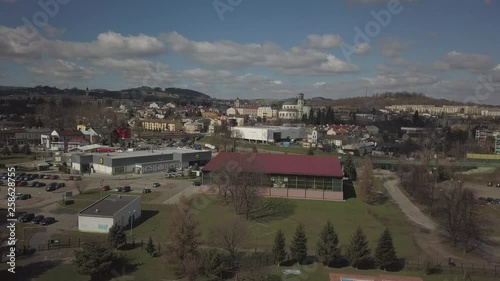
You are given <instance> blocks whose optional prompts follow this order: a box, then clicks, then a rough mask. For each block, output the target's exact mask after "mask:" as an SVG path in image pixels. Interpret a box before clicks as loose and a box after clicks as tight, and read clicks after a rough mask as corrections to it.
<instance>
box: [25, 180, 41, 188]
mask: <svg viewBox="0 0 500 281" xmlns="http://www.w3.org/2000/svg"><path fill="white" fill-rule="evenodd" d="M38 183H39V182H37V181H34V182H32V183H30V184H29V185H28V186H29V187H37V185H38Z"/></svg>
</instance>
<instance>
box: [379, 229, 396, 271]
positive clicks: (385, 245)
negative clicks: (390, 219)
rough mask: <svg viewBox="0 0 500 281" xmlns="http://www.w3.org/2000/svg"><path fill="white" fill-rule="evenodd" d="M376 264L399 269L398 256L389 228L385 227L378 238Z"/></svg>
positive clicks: (385, 267)
mask: <svg viewBox="0 0 500 281" xmlns="http://www.w3.org/2000/svg"><path fill="white" fill-rule="evenodd" d="M375 264H376V265H377V267H378V268H380V269H383V270H396V269H397V266H398V257H397V255H396V249H395V248H394V244H393V243H392V235H391V232H390V231H389V229H385V231H384V233H382V235H381V236H380V238H379V240H378V244H377V249H376V250H375Z"/></svg>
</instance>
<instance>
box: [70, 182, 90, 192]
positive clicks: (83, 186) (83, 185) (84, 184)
mask: <svg viewBox="0 0 500 281" xmlns="http://www.w3.org/2000/svg"><path fill="white" fill-rule="evenodd" d="M88 184H89V183H88V182H87V181H84V180H75V181H73V182H72V185H73V188H75V189H76V190H77V191H78V193H79V194H83V193H85V190H87V187H88Z"/></svg>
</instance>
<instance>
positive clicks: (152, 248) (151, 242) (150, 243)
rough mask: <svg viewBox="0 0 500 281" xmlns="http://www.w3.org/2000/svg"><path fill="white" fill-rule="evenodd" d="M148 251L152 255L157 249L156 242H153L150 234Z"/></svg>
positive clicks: (147, 245)
mask: <svg viewBox="0 0 500 281" xmlns="http://www.w3.org/2000/svg"><path fill="white" fill-rule="evenodd" d="M145 249H146V253H148V254H149V255H150V256H152V255H153V254H154V252H155V251H156V249H155V244H154V243H153V239H152V238H151V236H149V240H148V243H147V244H146V248H145Z"/></svg>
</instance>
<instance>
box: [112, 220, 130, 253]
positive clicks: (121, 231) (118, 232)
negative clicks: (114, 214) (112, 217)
mask: <svg viewBox="0 0 500 281" xmlns="http://www.w3.org/2000/svg"><path fill="white" fill-rule="evenodd" d="M126 241H127V237H126V236H125V228H124V227H123V226H121V225H119V224H114V225H113V226H112V227H111V228H110V229H109V233H108V244H109V246H110V247H111V248H113V249H117V248H118V247H120V246H121V245H123V244H125V242H126Z"/></svg>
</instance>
